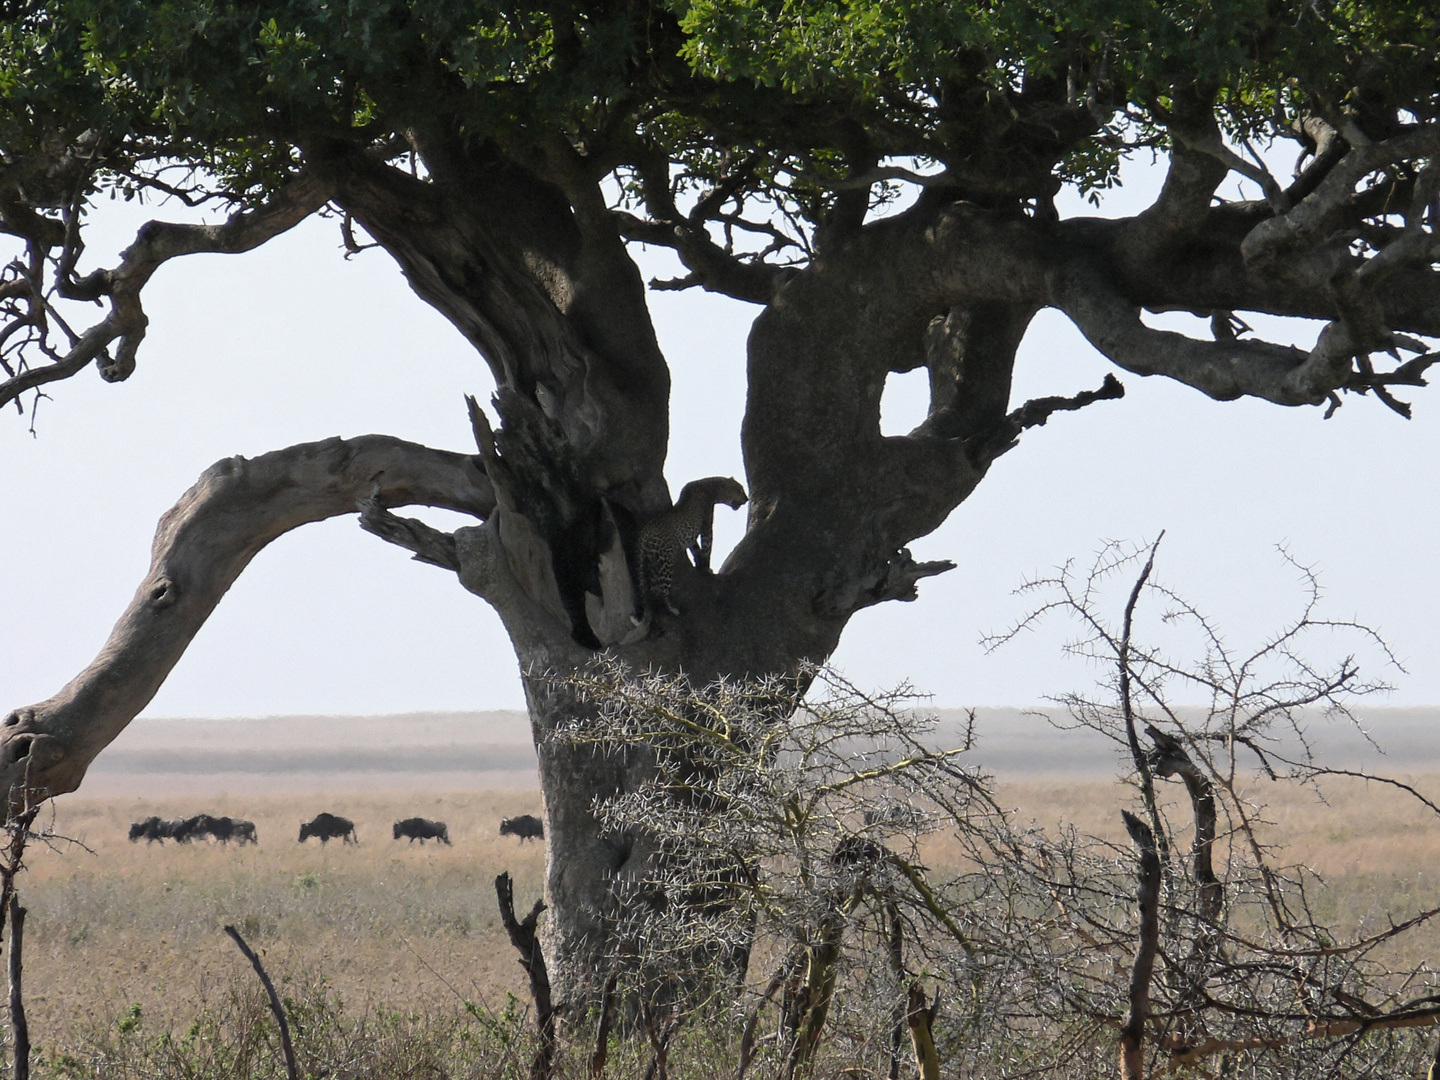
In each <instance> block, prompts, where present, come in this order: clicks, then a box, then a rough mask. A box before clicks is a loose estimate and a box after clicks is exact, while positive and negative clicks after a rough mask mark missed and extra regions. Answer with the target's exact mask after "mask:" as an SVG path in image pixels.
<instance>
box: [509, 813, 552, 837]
mask: <svg viewBox="0 0 1440 1080" xmlns="http://www.w3.org/2000/svg"><path fill="white" fill-rule="evenodd" d="M500 835H501V836H518V837H519V838H520V842H521V843H522V844H523V843H524V842H525V841H526V840H534V839H540V840H544V839H545V826H544V824H543V823H542V822H541V821H540V819H539V818H538V817H536V816H535V815H534V814H521V815H520V816H519V817H507V818H501V819H500Z"/></svg>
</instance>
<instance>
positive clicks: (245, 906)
mask: <svg viewBox="0 0 1440 1080" xmlns="http://www.w3.org/2000/svg"><path fill="white" fill-rule="evenodd" d="M539 808H540V800H539V796H538V793H536V792H534V791H495V792H484V793H474V792H460V793H452V794H439V793H433V792H416V793H414V794H403V793H391V792H386V793H383V794H346V793H343V792H327V793H326V794H325V795H324V796H322V797H316V796H305V797H299V796H276V795H269V796H264V795H251V796H242V797H230V798H228V799H225V800H214V799H212V800H201V799H197V798H196V797H194V796H180V797H167V798H154V799H145V798H110V799H83V798H71V799H68V800H60V803H59V806H58V807H57V810H56V813H55V816H54V819H53V822H52V823H51V827H52V828H53V830H54V831H55V832H56V833H58V834H60V835H63V836H65V837H71V838H74V839H75V840H77V841H79V842H80V844H83V845H84V847H83V848H82V847H80V846H79V845H78V844H77V845H67V844H65V843H63V842H62V843H57V845H56V846H55V848H54V850H45V849H43V848H42V847H41V846H40V845H38V844H35V845H33V846H32V848H31V851H30V853H29V855H28V856H27V865H28V867H29V869H28V871H27V872H26V873H25V874H24V875H22V877H21V884H20V888H21V896H22V900H23V902H24V904H25V906H26V907H27V908H28V909H29V917H28V920H27V923H26V942H25V946H26V947H25V960H26V977H27V990H28V993H27V1009H28V1013H29V1018H30V1024H31V1030H32V1031H33V1032H34V1036H33V1037H34V1039H35V1041H36V1043H37V1044H38V1045H40V1046H41V1047H42V1048H43V1047H45V1046H52V1047H53V1046H55V1045H57V1044H63V1043H66V1042H68V1041H69V1040H70V1039H71V1038H73V1037H74V1036H75V1035H76V1034H78V1033H81V1032H84V1031H86V1030H87V1029H92V1028H95V1027H96V1026H97V1025H99V1026H104V1025H107V1024H113V1023H115V1022H116V1018H118V1017H121V1016H122V1015H123V1014H126V1013H127V1012H129V1011H130V1010H131V1009H132V1007H133V1006H135V1005H139V1006H140V1014H141V1016H142V1017H143V1018H144V1020H143V1022H144V1023H146V1024H148V1025H176V1026H180V1027H184V1026H185V1025H186V1024H188V1023H189V1022H190V1020H191V1019H192V1017H193V1016H194V1014H195V1012H196V1009H197V1006H198V1005H199V1004H200V1003H202V1002H205V1001H207V1000H212V999H213V998H214V997H215V995H216V994H217V993H219V992H221V991H222V990H223V988H225V987H226V986H227V985H228V983H229V982H230V981H231V979H232V977H233V976H234V975H236V974H237V973H240V974H244V975H245V976H246V977H251V976H250V975H249V967H248V965H247V964H245V962H244V960H243V959H242V958H241V957H240V955H239V953H238V952H237V951H236V949H235V947H234V946H233V945H232V944H231V942H230V941H229V939H228V938H226V937H225V935H224V933H223V931H222V928H223V927H224V926H225V925H226V924H227V923H230V924H233V925H234V926H235V927H236V928H237V929H239V930H240V932H241V933H242V934H243V935H244V936H245V937H246V939H247V940H248V941H249V942H250V943H251V945H252V946H254V947H255V948H256V949H257V950H260V951H262V953H263V957H264V961H265V964H266V966H267V967H268V968H269V969H270V971H271V973H272V975H273V976H274V977H275V978H276V979H277V980H280V979H287V978H288V979H292V980H302V981H306V982H313V981H314V980H316V979H317V978H318V977H323V978H324V979H325V980H327V981H328V983H329V985H330V987H331V989H332V990H333V992H334V993H336V994H338V995H339V997H340V998H341V999H342V1000H344V1001H345V1002H346V1003H347V1005H353V1006H355V1007H356V1008H366V1007H369V1008H378V1009H391V1010H399V1011H403V1012H410V1011H418V1012H430V1011H435V1010H437V1009H441V1008H443V1009H445V1010H447V1011H448V1010H451V1009H455V1008H459V1007H461V1006H462V1005H463V1002H464V1001H465V1000H471V1001H474V1002H475V1003H476V1004H478V1005H480V1006H481V1007H482V1008H484V1007H493V1008H494V1010H495V1011H496V1012H499V1011H502V1010H503V1007H504V1004H505V992H506V990H514V991H516V992H517V993H519V992H523V989H524V986H525V983H524V975H523V973H522V972H521V971H520V970H519V968H518V966H517V965H516V962H515V953H514V951H513V949H511V947H510V945H509V943H508V942H507V941H506V940H505V936H504V931H503V930H502V929H501V928H500V923H499V918H498V915H497V912H496V904H495V887H494V880H495V875H496V874H498V873H500V872H501V871H505V870H508V871H509V872H510V874H511V875H512V877H514V878H515V881H516V885H515V892H516V906H517V907H522V905H523V908H524V909H525V910H528V907H529V904H530V903H531V902H533V900H534V899H535V898H537V897H538V896H539V895H540V889H541V880H542V873H543V864H544V848H543V846H542V845H541V844H539V843H536V842H534V841H528V842H524V843H521V842H520V841H517V840H516V839H515V838H513V837H501V836H499V835H498V833H497V826H498V823H499V821H500V818H501V816H502V815H510V814H515V813H525V812H536V811H538V810H539ZM201 809H207V810H209V811H210V812H213V813H216V814H221V813H223V814H229V815H232V816H235V817H244V818H249V819H251V820H253V821H254V822H255V825H256V830H257V833H258V835H259V840H260V842H259V844H258V846H251V845H246V846H243V847H238V846H236V845H234V844H230V845H229V846H221V845H219V844H216V843H213V842H208V841H204V840H201V841H195V842H192V843H188V844H175V843H165V844H163V845H162V844H149V845H147V844H146V843H145V842H144V841H141V842H138V843H130V842H128V841H127V840H126V833H127V829H128V826H129V823H130V822H131V821H132V820H140V819H143V818H145V817H147V816H149V815H151V814H157V815H159V816H161V817H166V818H170V817H180V816H184V815H188V814H192V813H195V812H197V811H199V810H201ZM321 809H327V810H331V811H333V812H335V813H339V814H342V815H344V816H347V817H349V818H351V819H352V820H354V822H355V825H356V833H357V834H358V836H359V839H360V842H359V843H358V844H345V843H341V842H339V841H330V842H329V843H327V844H325V845H321V844H320V843H318V842H317V841H315V840H313V839H312V840H308V841H306V842H305V843H304V844H301V843H298V842H297V839H296V838H297V836H298V832H299V823H300V821H302V820H306V819H308V818H309V817H311V816H312V815H313V814H314V813H315V812H316V811H318V810H321ZM417 814H418V815H422V816H424V817H428V818H438V819H442V820H444V821H446V822H448V824H449V830H450V837H451V840H452V842H453V846H450V847H447V846H445V845H443V844H439V843H435V842H430V843H425V844H423V845H422V844H420V843H418V842H416V843H411V842H409V841H405V840H400V841H398V842H397V841H395V840H392V839H391V822H393V821H394V820H396V819H398V818H404V817H409V816H413V815H417ZM86 849H88V850H86ZM522 914H523V910H522Z"/></svg>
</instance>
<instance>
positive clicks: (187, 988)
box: [20, 714, 1440, 1052]
mask: <svg viewBox="0 0 1440 1080" xmlns="http://www.w3.org/2000/svg"><path fill="white" fill-rule="evenodd" d="M412 720H413V718H412ZM312 721H313V722H308V726H307V722H298V721H290V722H287V724H280V723H279V722H275V726H274V727H273V729H272V730H270V731H269V733H268V735H267V736H266V739H267V740H268V741H258V742H257V741H250V742H248V743H246V744H245V745H237V744H236V740H241V741H242V742H243V741H244V740H255V735H256V734H257V733H256V732H255V731H253V730H251V731H242V730H241V729H240V728H239V727H238V725H236V724H235V723H234V722H196V721H186V722H179V721H166V722H160V721H150V722H142V723H141V724H138V725H136V726H135V727H134V728H133V729H132V732H128V733H127V735H126V736H124V737H122V738H123V739H124V740H125V741H122V742H120V743H117V746H116V748H115V749H116V750H117V751H118V752H117V753H116V754H114V755H113V756H112V759H111V760H110V761H109V762H107V761H106V758H105V757H103V756H102V758H101V760H100V761H99V762H97V766H96V768H95V770H94V771H93V775H92V777H91V778H90V779H89V780H87V782H86V785H85V787H84V789H82V792H81V793H77V794H75V795H71V796H66V797H64V798H61V799H59V800H57V802H56V805H55V810H54V815H53V819H52V820H51V825H52V826H53V828H54V830H55V831H56V832H57V833H59V834H61V835H63V836H66V837H71V838H73V839H75V840H76V841H79V844H83V845H84V846H83V847H81V846H79V845H74V846H66V845H63V844H62V845H59V846H58V847H57V848H56V849H55V850H42V849H40V848H39V847H38V846H37V847H34V848H32V851H31V853H30V855H29V856H28V871H27V872H26V873H25V874H24V875H23V876H22V878H21V882H20V885H21V890H22V899H23V902H24V903H25V904H26V906H27V907H28V909H29V911H30V915H29V919H28V921H27V926H26V929H27V933H26V985H27V1001H28V1007H29V1011H30V1026H31V1033H32V1038H33V1039H34V1041H35V1043H36V1045H37V1046H38V1047H40V1048H41V1050H42V1052H43V1051H45V1050H51V1051H53V1050H59V1049H62V1048H71V1047H76V1046H80V1045H83V1044H84V1043H85V1042H86V1041H87V1039H88V1037H89V1036H90V1035H92V1034H93V1033H95V1032H97V1031H100V1030H104V1029H106V1028H109V1029H111V1030H113V1026H114V1025H115V1024H116V1023H117V1022H119V1021H120V1019H121V1018H122V1017H123V1016H124V1015H125V1014H126V1013H127V1011H128V1010H130V1008H131V1007H132V1006H134V1005H139V1006H140V1009H141V1014H142V1016H143V1018H144V1019H143V1021H142V1022H143V1023H144V1024H145V1025H146V1026H147V1027H148V1028H150V1029H151V1030H157V1031H158V1030H165V1029H166V1028H170V1027H174V1028H183V1027H184V1026H185V1025H186V1024H187V1023H188V1022H189V1021H190V1019H191V1018H192V1017H193V1016H194V1015H195V1014H196V1012H197V1010H198V1009H199V1008H200V1007H201V1005H202V1004H204V1003H207V1002H208V1003H214V1002H216V1001H217V1000H218V999H219V998H220V997H222V996H223V994H224V993H225V991H226V988H227V987H229V986H231V985H233V984H234V983H235V982H236V981H237V980H240V981H246V982H248V981H249V980H250V979H251V975H250V972H249V969H248V966H247V965H246V964H245V963H244V961H243V960H242V959H241V957H240V956H239V955H238V953H237V952H236V951H235V949H234V947H233V946H232V945H231V943H230V942H229V941H228V939H226V938H225V936H224V935H223V933H222V932H221V928H222V927H223V926H224V925H225V924H226V923H234V924H235V925H236V926H237V927H239V928H240V929H241V931H242V933H244V934H245V935H246V937H247V938H248V939H249V940H250V941H251V943H252V944H254V945H255V946H256V947H257V948H259V949H261V950H262V951H263V954H264V958H265V962H266V964H267V966H268V967H269V969H270V971H271V973H272V975H273V976H275V977H276V978H277V979H283V978H290V979H293V980H298V981H301V982H308V981H310V980H313V979H315V978H317V977H323V978H325V979H327V980H328V982H329V985H330V987H331V988H332V990H333V991H334V993H335V994H337V995H338V996H339V997H340V998H341V999H343V1000H344V1002H345V1003H346V1005H347V1007H348V1008H350V1009H353V1010H366V1009H368V1010H371V1011H374V1010H382V1009H383V1010H390V1009H396V1010H400V1011H402V1012H409V1011H412V1010H413V1011H418V1012H421V1013H427V1012H433V1011H442V1012H446V1013H454V1012H456V1011H458V1010H459V1009H460V1008H462V1006H463V1002H464V1001H465V1000H467V999H468V1000H471V1001H474V1002H476V1003H477V1004H478V1005H480V1006H481V1007H484V1008H489V1009H492V1010H494V1011H496V1012H498V1011H499V1010H500V1009H501V1008H502V1007H503V1006H504V1001H505V995H506V992H507V991H510V992H514V993H516V994H517V995H519V996H521V997H522V999H523V997H524V982H523V974H522V973H521V971H520V969H519V967H518V965H517V964H516V962H515V955H514V952H513V950H512V949H511V947H510V945H509V944H508V942H507V941H506V940H505V937H504V933H503V930H501V928H500V926H499V920H498V917H497V915H496V911H495V896H494V886H493V882H494V878H495V875H496V874H498V873H499V872H501V871H503V870H508V871H510V872H511V874H512V875H514V876H515V878H516V880H517V887H516V902H517V907H519V906H521V905H524V906H525V907H528V905H529V903H530V902H531V901H532V900H533V898H535V897H536V896H538V895H539V890H540V887H541V877H542V873H543V861H544V850H543V848H542V847H541V846H540V845H539V844H535V843H527V844H523V845H522V844H520V843H519V842H517V841H516V840H514V839H513V838H501V837H499V836H498V835H497V831H496V830H497V827H498V823H499V820H500V818H501V817H502V816H504V815H509V814H515V813H525V812H538V810H539V808H540V797H539V792H538V790H536V787H535V784H534V773H533V766H531V767H529V768H527V767H526V765H525V759H524V755H525V754H526V753H528V752H529V751H528V746H527V745H526V740H528V731H526V730H525V725H524V724H523V718H517V717H516V716H515V715H514V714H509V715H508V718H502V719H501V720H494V721H493V722H492V721H489V720H486V721H485V722H483V723H481V724H480V728H479V730H478V733H477V731H476V727H475V723H476V722H475V721H474V720H473V718H472V720H470V721H468V722H465V723H462V721H461V720H460V719H458V718H453V717H452V718H448V719H445V720H444V721H443V722H441V721H438V720H436V719H435V718H434V717H431V718H430V719H429V720H427V721H413V722H412V723H410V724H409V725H408V726H407V724H406V723H404V722H402V721H401V720H397V719H396V718H387V719H385V720H366V721H345V722H341V721H335V720H325V721H321V720H315V719H313V718H312ZM180 723H184V724H190V725H195V726H191V727H184V728H176V727H174V726H173V725H175V724H180ZM262 723H266V724H270V723H271V722H270V721H265V722H262ZM167 724H168V725H171V726H170V727H169V728H166V727H165V726H164V725H167ZM225 724H230V725H231V726H229V727H226V726H224V725H225ZM426 724H429V725H430V726H429V727H426V726H425V725H426ZM467 724H468V726H467ZM287 725H288V726H287ZM465 732H469V734H468V735H464V733H465ZM462 735H463V736H464V737H462ZM466 738H468V739H469V740H470V741H469V742H466V741H465V739H466ZM481 746H483V747H488V748H494V749H493V752H492V751H491V750H485V751H481V750H477V749H475V748H476V747H481ZM1436 750H1440V745H1437V747H1436ZM252 751H253V752H255V753H257V754H261V755H263V756H264V758H265V759H266V760H267V761H268V763H269V766H267V767H264V768H261V767H258V765H257V762H256V761H251V762H250V764H251V765H257V767H253V768H247V767H244V766H246V760H245V758H246V755H247V754H250V753H251V752H252ZM340 752H343V753H344V754H348V755H349V756H348V757H346V758H344V759H343V760H335V761H332V762H331V766H329V767H327V764H326V762H327V760H329V759H328V758H327V755H331V754H334V753H340ZM107 753H109V752H108V751H107ZM487 753H489V754H491V755H492V756H491V757H489V758H487V757H486V756H485V755H486V754H487ZM127 754H128V755H129V756H128V757H127V756H126V755H127ZM147 755H148V756H147ZM166 755H170V756H169V757H166ZM187 755H188V756H187ZM207 755H209V756H208V757H207ZM227 755H228V756H227ZM1434 756H1435V755H1434V752H1433V751H1432V753H1431V756H1429V757H1427V756H1426V754H1424V753H1421V752H1419V751H1415V752H1412V753H1409V754H1408V755H1407V756H1406V763H1407V764H1409V765H1410V766H1411V767H1412V768H1413V769H1415V770H1416V771H1415V772H1414V773H1412V774H1411V775H1410V776H1409V777H1408V778H1409V779H1410V780H1412V781H1413V782H1414V783H1415V784H1416V785H1417V786H1419V787H1420V788H1421V789H1422V790H1424V791H1425V792H1427V793H1428V794H1429V795H1430V796H1431V797H1432V799H1436V800H1437V801H1440V761H1435V760H1432V758H1433V757H1434ZM1020 760H1021V761H1023V755H1022V757H1021V758H1020ZM276 761H288V762H289V763H290V765H291V766H292V767H289V768H283V767H282V768H278V769H277V768H275V767H273V765H274V763H275V762H276ZM456 762H462V763H466V764H467V765H468V766H469V768H468V771H466V770H462V769H457V768H450V769H444V768H435V769H434V770H433V771H428V772H427V767H431V766H435V765H437V764H438V765H452V766H453V765H454V764H455V763H456ZM487 762H489V763H491V764H492V765H493V766H494V767H492V768H484V767H475V766H484V765H485V764H486V763H487ZM387 763H388V767H387ZM237 766H241V767H237ZM1045 772H1046V773H1047V774H1046V775H1026V774H1025V772H1024V770H1023V769H1021V768H1006V769H1004V770H1002V771H1001V775H1000V781H999V794H1000V796H1001V801H1002V803H1004V804H1005V805H1008V806H1012V807H1015V808H1016V809H1017V811H1018V813H1019V814H1020V816H1021V817H1022V818H1025V819H1034V820H1036V821H1038V822H1040V823H1042V824H1045V825H1047V826H1048V825H1054V824H1059V823H1068V824H1074V825H1076V826H1077V827H1079V828H1080V829H1081V830H1083V831H1089V832H1092V833H1095V834H1097V835H1101V836H1106V837H1111V838H1114V839H1115V840H1117V841H1119V840H1120V839H1121V838H1122V833H1121V827H1120V822H1119V809H1120V807H1121V806H1128V805H1131V804H1132V803H1131V800H1132V797H1133V796H1132V793H1131V792H1129V791H1128V790H1127V789H1125V788H1124V787H1122V786H1121V785H1119V784H1117V783H1115V782H1114V781H1112V780H1108V779H1105V778H1104V776H1103V773H1097V772H1096V771H1094V770H1084V771H1083V773H1082V775H1081V776H1080V777H1078V778H1064V777H1062V776H1060V775H1057V774H1055V773H1053V772H1050V771H1049V770H1046V771H1045ZM497 781H508V783H504V784H501V783H497ZM1253 794H1254V796H1255V798H1256V799H1257V801H1262V802H1265V803H1267V804H1268V810H1267V812H1266V815H1265V816H1266V817H1267V818H1268V819H1269V820H1270V821H1271V822H1273V825H1272V826H1270V829H1269V839H1270V840H1271V841H1272V842H1273V843H1276V844H1279V845H1283V846H1284V848H1285V852H1286V860H1285V861H1290V862H1298V863H1303V864H1305V865H1307V866H1309V867H1311V868H1312V869H1314V870H1315V871H1317V872H1318V873H1319V874H1321V875H1322V876H1323V877H1324V878H1325V880H1326V881H1327V882H1328V885H1327V887H1326V889H1325V890H1324V891H1323V893H1322V894H1321V902H1322V910H1323V911H1325V912H1327V913H1328V914H1331V915H1333V916H1335V917H1336V918H1337V919H1338V921H1340V922H1342V923H1345V924H1349V925H1352V926H1356V927H1362V926H1363V927H1374V926H1379V925H1382V922H1381V920H1383V919H1384V918H1385V917H1386V916H1385V913H1386V912H1387V911H1388V912H1393V913H1395V914H1396V916H1397V917H1401V916H1404V915H1406V914H1409V913H1411V912H1413V911H1416V910H1419V909H1422V908H1425V907H1429V906H1437V905H1440V881H1437V874H1440V869H1437V868H1440V819H1437V818H1436V817H1435V816H1434V815H1433V814H1430V813H1429V812H1428V811H1425V810H1424V808H1423V807H1420V806H1419V805H1418V804H1416V803H1414V801H1413V800H1408V799H1406V798H1405V797H1403V796H1401V795H1400V794H1399V793H1397V792H1395V791H1394V790H1393V789H1388V788H1381V787H1378V786H1376V785H1374V784H1366V783H1364V782H1361V781H1350V780H1336V781H1333V782H1331V783H1330V784H1329V785H1328V786H1327V787H1326V788H1325V789H1324V792H1323V794H1324V795H1325V801H1324V802H1321V801H1319V800H1317V798H1316V795H1315V793H1314V792H1311V791H1297V790H1293V789H1289V788H1286V787H1284V786H1281V785H1275V784H1263V785H1257V786H1256V787H1255V789H1254V791H1253ZM201 810H204V811H208V812H210V813H215V814H229V815H231V816H235V817H244V818H249V819H251V820H253V821H255V823H256V826H257V829H258V833H259V837H260V844H259V846H258V847H248V846H247V847H244V848H237V847H235V846H233V845H232V846H230V847H228V848H226V847H221V846H219V845H214V844H207V843H195V844H191V845H175V844H165V845H164V846H161V845H150V846H147V845H146V844H144V843H143V842H142V843H139V844H131V843H129V842H128V841H127V840H126V831H127V828H128V826H129V823H130V822H131V821H134V820H139V819H141V818H144V817H146V816H148V815H150V814H158V815H160V816H162V817H178V816H183V815H188V814H192V813H196V812H199V811H201ZM320 810H330V811H332V812H335V813H339V814H343V815H345V816H347V817H350V818H352V819H353V820H354V821H355V822H356V825H357V831H358V833H359V837H360V844H359V845H358V846H348V845H341V844H338V843H334V842H332V843H330V844H328V845H325V846H323V847H322V846H320V845H318V844H316V843H315V842H313V841H311V842H308V843H306V844H304V845H301V844H299V843H297V842H296V836H297V833H298V825H299V822H300V821H301V820H304V819H308V818H309V817H311V816H312V815H313V814H314V813H316V812H317V811H320ZM416 814H418V815H421V816H424V817H429V818H440V819H443V820H445V821H447V822H448V823H449V827H450V835H451V838H452V839H453V841H454V845H453V847H444V846H438V845H435V844H426V845H424V846H423V847H422V846H421V845H420V844H408V843H406V842H404V841H401V842H395V841H393V840H392V839H391V838H390V825H391V822H392V821H394V820H395V819H397V818H402V817H408V816H411V815H416ZM934 855H935V856H936V857H935V859H934V860H933V861H932V863H931V865H933V866H936V867H937V868H939V867H942V866H943V865H944V864H945V861H946V860H945V853H944V851H943V850H937V851H936V852H934ZM1407 953H1408V954H1409V955H1410V956H1411V957H1412V958H1416V959H1427V958H1428V959H1430V960H1431V961H1437V960H1440V934H1437V933H1436V932H1427V933H1426V934H1425V935H1424V936H1423V937H1422V938H1419V939H1417V940H1416V941H1415V942H1414V943H1412V945H1411V946H1410V947H1409V948H1408V949H1407Z"/></svg>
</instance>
